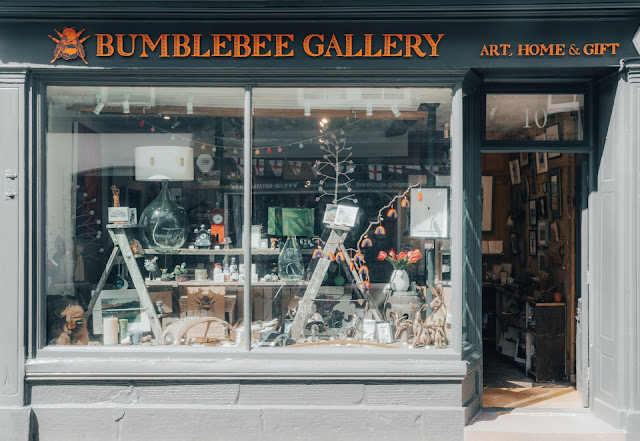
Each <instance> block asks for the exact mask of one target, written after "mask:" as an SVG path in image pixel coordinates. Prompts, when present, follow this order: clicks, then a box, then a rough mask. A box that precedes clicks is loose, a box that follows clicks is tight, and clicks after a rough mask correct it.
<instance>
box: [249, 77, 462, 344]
mask: <svg viewBox="0 0 640 441" xmlns="http://www.w3.org/2000/svg"><path fill="white" fill-rule="evenodd" d="M451 99H452V91H451V89H449V88H257V89H254V95H253V102H254V139H253V148H252V150H253V160H252V164H251V166H250V167H251V172H252V174H253V176H254V184H253V204H252V231H253V234H252V247H253V248H254V253H253V262H252V265H253V267H254V276H253V277H254V281H255V283H254V284H253V288H252V292H251V299H252V311H253V328H254V330H255V332H254V333H253V344H254V346H267V347H271V346H274V347H282V346H294V345H295V346H294V347H301V346H325V345H328V346H339V347H349V348H354V347H358V348H372V347H380V346H382V347H388V348H403V347H413V346H416V347H433V346H437V347H446V346H447V345H448V344H449V343H450V338H451V329H450V328H449V326H448V325H447V323H448V321H447V311H451V260H450V258H451V255H450V246H449V196H450V191H449V186H450V176H451V162H450V149H451V137H450V120H451ZM245 170H246V168H245ZM378 256H380V259H381V260H380V259H379V258H378ZM384 256H387V258H386V259H385V258H384ZM429 287H432V288H433V292H434V293H435V295H434V294H433V293H432V291H431V289H430V288H429ZM425 298H426V301H425ZM416 310H417V311H418V314H419V315H418V316H417V319H416V313H415V311H416Z"/></svg>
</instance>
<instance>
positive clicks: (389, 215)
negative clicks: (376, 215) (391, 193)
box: [387, 207, 398, 219]
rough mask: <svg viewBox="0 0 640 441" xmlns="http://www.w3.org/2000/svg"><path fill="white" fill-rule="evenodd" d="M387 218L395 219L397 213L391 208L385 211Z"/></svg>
mask: <svg viewBox="0 0 640 441" xmlns="http://www.w3.org/2000/svg"><path fill="white" fill-rule="evenodd" d="M387 217H388V218H389V219H395V218H397V217H398V211H397V210H396V209H395V208H393V207H391V208H389V211H387Z"/></svg>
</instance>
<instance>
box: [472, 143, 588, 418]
mask: <svg viewBox="0 0 640 441" xmlns="http://www.w3.org/2000/svg"><path fill="white" fill-rule="evenodd" d="M582 160H583V158H582V156H581V155H576V154H566V153H564V154H557V153H556V154H554V153H524V152H522V153H487V154H483V158H482V175H483V177H482V180H483V225H482V275H483V289H482V319H483V320H482V339H483V356H484V363H483V372H484V374H483V375H484V377H483V384H484V387H483V406H484V407H488V408H519V407H531V408H580V407H583V400H582V399H581V396H580V394H579V393H578V391H577V390H576V319H575V309H576V304H577V301H578V299H579V297H580V283H578V280H579V267H578V266H579V265H580V252H579V240H576V238H578V239H579V238H580V231H579V229H580V222H579V221H577V219H578V218H579V215H580V209H579V207H578V206H577V204H579V196H580V185H581V183H582V182H581V176H582V174H581V167H582ZM577 274H578V275H577Z"/></svg>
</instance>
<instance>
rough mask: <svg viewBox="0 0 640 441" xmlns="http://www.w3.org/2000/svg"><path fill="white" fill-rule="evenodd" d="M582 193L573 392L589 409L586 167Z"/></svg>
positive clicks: (584, 168)
mask: <svg viewBox="0 0 640 441" xmlns="http://www.w3.org/2000/svg"><path fill="white" fill-rule="evenodd" d="M581 172H582V173H581V175H582V176H581V177H582V191H581V192H580V198H579V200H578V206H577V207H576V213H578V219H577V222H579V224H578V228H579V240H580V254H579V258H580V262H579V267H578V268H579V271H578V272H577V274H578V277H579V278H580V279H579V280H576V283H579V284H580V298H579V299H578V303H577V307H576V389H577V390H578V393H579V394H580V396H581V399H582V405H583V406H584V407H589V209H588V207H587V204H585V201H587V198H588V190H589V186H588V174H587V173H588V167H587V166H586V165H583V166H582V167H581Z"/></svg>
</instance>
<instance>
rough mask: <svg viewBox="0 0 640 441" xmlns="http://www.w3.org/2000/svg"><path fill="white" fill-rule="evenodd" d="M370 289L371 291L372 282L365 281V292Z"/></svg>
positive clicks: (363, 285)
mask: <svg viewBox="0 0 640 441" xmlns="http://www.w3.org/2000/svg"><path fill="white" fill-rule="evenodd" d="M370 289H371V282H369V281H368V280H365V281H364V282H362V290H363V291H369V290H370Z"/></svg>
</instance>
